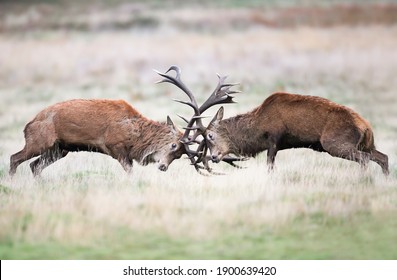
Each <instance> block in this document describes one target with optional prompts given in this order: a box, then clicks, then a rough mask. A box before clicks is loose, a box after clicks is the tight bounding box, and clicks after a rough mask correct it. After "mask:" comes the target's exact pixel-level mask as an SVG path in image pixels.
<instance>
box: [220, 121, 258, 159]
mask: <svg viewBox="0 0 397 280" xmlns="http://www.w3.org/2000/svg"><path fill="white" fill-rule="evenodd" d="M221 126H222V127H223V129H224V133H225V136H226V137H227V138H228V143H229V148H230V152H231V153H233V154H236V155H241V156H250V157H251V156H255V155H256V154H258V153H259V152H261V151H263V148H262V147H261V141H260V133H259V129H258V126H257V125H256V123H255V118H252V117H251V116H250V115H249V114H242V115H238V116H235V117H232V118H229V119H225V120H223V121H221Z"/></svg>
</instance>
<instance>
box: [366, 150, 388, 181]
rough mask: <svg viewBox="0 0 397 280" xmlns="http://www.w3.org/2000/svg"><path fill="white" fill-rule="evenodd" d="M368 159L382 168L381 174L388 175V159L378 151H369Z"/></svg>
mask: <svg viewBox="0 0 397 280" xmlns="http://www.w3.org/2000/svg"><path fill="white" fill-rule="evenodd" d="M370 159H371V160H372V161H374V162H376V163H377V164H379V165H380V167H382V171H383V174H385V175H389V158H388V156H387V155H385V154H383V153H381V152H379V151H378V150H375V149H374V150H372V151H371V157H370Z"/></svg>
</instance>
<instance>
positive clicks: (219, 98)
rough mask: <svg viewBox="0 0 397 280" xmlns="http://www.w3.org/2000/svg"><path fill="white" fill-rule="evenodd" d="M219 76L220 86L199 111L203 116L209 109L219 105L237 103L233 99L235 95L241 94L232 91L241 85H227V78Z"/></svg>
mask: <svg viewBox="0 0 397 280" xmlns="http://www.w3.org/2000/svg"><path fill="white" fill-rule="evenodd" d="M217 76H218V79H219V80H218V85H217V86H216V88H215V89H214V91H213V92H212V94H211V95H210V97H208V99H207V100H206V101H205V102H204V103H203V105H201V106H200V108H199V111H200V114H202V113H203V112H204V111H206V110H207V109H208V108H210V107H212V106H214V105H218V104H225V103H236V102H235V101H234V100H233V98H234V96H233V94H236V93H241V91H238V90H231V88H232V87H234V86H237V85H239V84H238V83H227V84H226V83H225V80H226V78H227V76H220V75H219V74H217Z"/></svg>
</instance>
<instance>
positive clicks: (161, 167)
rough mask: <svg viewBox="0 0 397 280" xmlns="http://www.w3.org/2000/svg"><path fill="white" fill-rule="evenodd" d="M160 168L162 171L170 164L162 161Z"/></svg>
mask: <svg viewBox="0 0 397 280" xmlns="http://www.w3.org/2000/svg"><path fill="white" fill-rule="evenodd" d="M158 168H159V170H161V171H167V169H168V165H166V164H165V163H160V164H159V167H158Z"/></svg>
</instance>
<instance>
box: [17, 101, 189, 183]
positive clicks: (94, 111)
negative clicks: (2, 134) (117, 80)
mask: <svg viewBox="0 0 397 280" xmlns="http://www.w3.org/2000/svg"><path fill="white" fill-rule="evenodd" d="M24 134H25V141H26V144H25V147H24V148H23V150H21V151H20V152H18V153H16V154H14V155H12V156H11V158H10V175H14V174H15V172H16V169H17V167H18V165H20V164H21V163H22V162H24V161H26V160H29V159H31V158H33V157H37V156H40V157H39V158H38V159H36V160H34V161H33V162H32V163H30V168H31V170H32V172H33V174H34V175H38V174H40V173H41V171H42V170H43V169H44V168H46V167H47V166H49V165H50V164H52V163H54V162H55V161H57V160H59V159H61V158H63V157H65V156H66V155H67V154H68V152H74V151H92V152H99V153H103V154H106V155H109V156H111V157H113V158H114V159H116V160H118V161H119V162H120V163H121V165H122V166H123V168H124V169H125V170H126V171H127V172H131V171H132V165H133V160H136V161H138V162H139V163H140V164H142V165H147V164H148V163H155V162H156V163H158V168H159V169H160V170H161V171H166V170H167V168H168V166H169V164H171V162H172V161H173V160H174V159H178V158H180V157H181V156H182V154H184V153H185V150H184V146H183V145H182V144H181V143H180V139H181V137H182V133H181V132H180V131H179V130H177V128H175V126H174V124H173V123H172V121H171V119H170V118H169V117H167V123H159V122H155V121H152V120H149V119H147V118H145V117H144V116H142V115H141V114H140V113H138V112H137V111H136V110H135V109H134V108H132V107H131V106H130V105H129V104H128V103H126V102H125V101H123V100H84V99H75V100H70V101H65V102H61V103H57V104H55V105H52V106H49V107H47V108H45V109H44V110H42V111H41V112H40V113H38V114H37V116H36V117H35V118H34V119H33V120H32V121H31V122H29V123H28V124H27V125H26V126H25V129H24Z"/></svg>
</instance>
